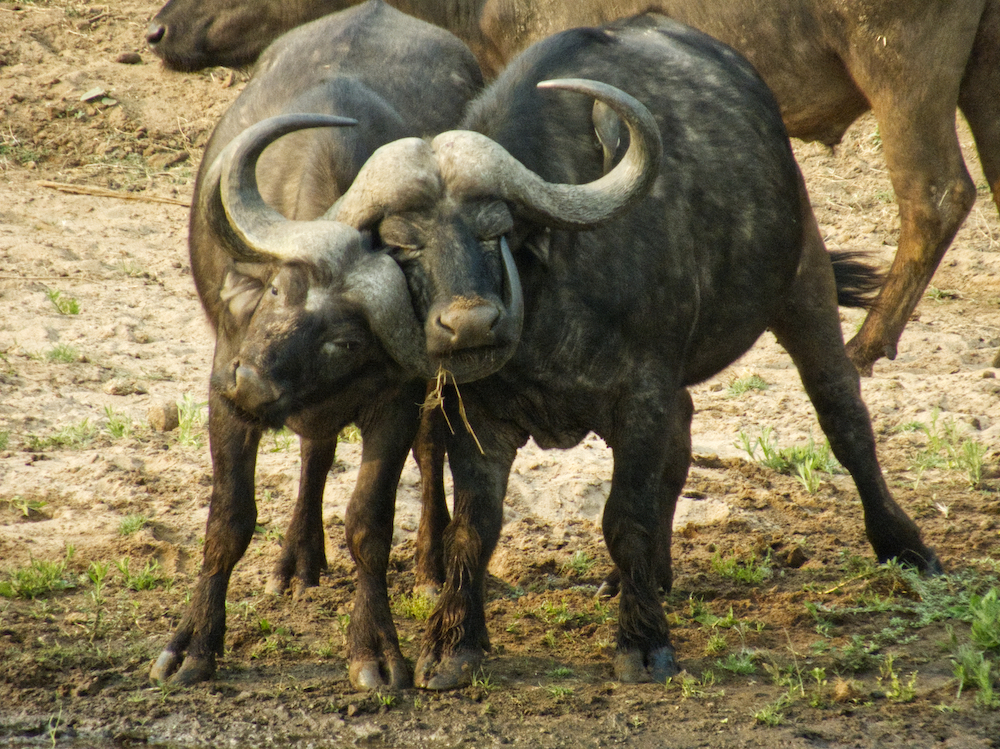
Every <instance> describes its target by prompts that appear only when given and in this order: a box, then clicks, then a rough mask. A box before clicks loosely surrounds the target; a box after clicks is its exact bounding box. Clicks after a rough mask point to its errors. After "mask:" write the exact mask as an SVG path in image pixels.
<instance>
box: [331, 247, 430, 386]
mask: <svg viewBox="0 0 1000 749" xmlns="http://www.w3.org/2000/svg"><path fill="white" fill-rule="evenodd" d="M344 295H345V297H347V298H348V299H350V300H351V301H353V302H355V303H356V304H358V305H359V306H360V307H361V308H362V309H363V310H364V314H365V318H366V319H367V320H368V324H369V325H370V326H371V329H372V332H373V333H374V334H375V337H376V338H378V340H379V341H380V342H381V344H382V346H383V347H384V348H385V350H386V352H387V353H388V354H389V356H391V357H392V359H393V360H394V361H395V362H396V363H397V364H399V365H400V366H401V367H402V368H403V369H404V370H406V371H407V372H408V373H410V374H412V375H413V376H414V377H421V378H424V379H433V378H434V376H435V374H436V373H437V365H436V364H432V363H431V361H430V357H428V355H427V340H426V338H425V337H424V329H423V327H422V326H421V325H420V324H419V323H418V322H417V316H416V314H415V313H414V311H413V300H412V299H411V297H410V287H409V285H408V284H407V283H406V276H404V275H403V271H402V269H401V268H400V267H399V264H398V263H397V262H396V261H395V260H393V259H392V258H391V257H389V256H388V255H386V254H383V253H378V252H370V253H367V254H365V255H364V257H363V258H362V259H361V260H360V261H359V262H358V263H356V264H355V265H354V267H353V268H352V269H351V271H350V272H349V273H348V275H347V278H346V280H345V292H344Z"/></svg>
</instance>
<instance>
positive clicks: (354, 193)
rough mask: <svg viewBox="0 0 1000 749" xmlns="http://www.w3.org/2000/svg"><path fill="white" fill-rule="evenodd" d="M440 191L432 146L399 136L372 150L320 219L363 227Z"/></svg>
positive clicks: (413, 205) (412, 205) (415, 139)
mask: <svg viewBox="0 0 1000 749" xmlns="http://www.w3.org/2000/svg"><path fill="white" fill-rule="evenodd" d="M404 176H405V178H401V177H404ZM440 193H441V175H440V174H439V172H438V168H437V163H436V162H435V159H434V152H433V151H432V150H431V147H430V146H429V145H428V144H427V142H426V141H424V140H422V139H421V138H401V139H400V140H397V141H393V142H392V143H387V144H386V145H384V146H382V147H381V148H378V149H376V150H375V152H374V153H373V154H372V155H371V156H370V157H369V158H368V161H366V162H365V164H364V166H362V167H361V170H360V171H359V172H358V176H357V177H355V178H354V182H353V183H351V186H350V187H349V188H348V189H347V192H345V193H344V194H343V195H341V196H340V199H339V200H338V201H337V202H336V203H334V204H333V206H332V207H331V208H330V210H328V211H327V212H326V214H325V215H324V216H323V218H324V219H329V220H334V221H343V222H344V223H345V224H348V225H350V226H353V227H354V228H356V229H363V228H364V227H366V226H370V225H372V224H374V223H375V222H377V221H379V220H381V219H382V218H383V217H384V216H385V214H386V213H389V212H392V213H398V212H402V211H406V210H411V209H416V208H419V207H420V205H421V204H422V203H425V202H430V201H432V200H433V199H434V198H436V197H437V196H438V195H439V194H440Z"/></svg>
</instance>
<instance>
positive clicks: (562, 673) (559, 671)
mask: <svg viewBox="0 0 1000 749" xmlns="http://www.w3.org/2000/svg"><path fill="white" fill-rule="evenodd" d="M547 675H548V676H549V678H552V679H569V678H571V677H572V676H573V675H574V673H573V669H571V668H569V667H568V666H556V667H555V668H553V669H552V670H550V671H549V672H548V674H547Z"/></svg>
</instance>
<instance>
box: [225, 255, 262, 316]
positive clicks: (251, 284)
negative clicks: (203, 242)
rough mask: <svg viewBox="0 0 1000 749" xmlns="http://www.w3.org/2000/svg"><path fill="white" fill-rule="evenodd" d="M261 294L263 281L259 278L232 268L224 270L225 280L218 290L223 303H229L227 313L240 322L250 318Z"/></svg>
mask: <svg viewBox="0 0 1000 749" xmlns="http://www.w3.org/2000/svg"><path fill="white" fill-rule="evenodd" d="M263 295H264V282H263V281H262V280H261V279H259V278H255V277H254V276H248V275H246V274H244V273H240V272H238V271H236V270H234V269H232V268H230V269H229V270H228V271H227V272H226V280H225V281H224V282H223V284H222V289H221V290H220V291H219V298H220V299H221V300H222V302H223V304H228V305H229V313H230V314H231V315H232V316H233V317H234V318H236V320H237V321H240V322H246V321H247V320H249V319H250V316H251V315H252V314H253V311H254V310H255V309H257V305H258V304H259V303H260V299H261V297H262V296H263Z"/></svg>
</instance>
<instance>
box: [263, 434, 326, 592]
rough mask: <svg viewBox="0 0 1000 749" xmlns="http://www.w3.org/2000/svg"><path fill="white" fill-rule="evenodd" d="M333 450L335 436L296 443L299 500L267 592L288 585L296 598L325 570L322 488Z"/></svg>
mask: <svg viewBox="0 0 1000 749" xmlns="http://www.w3.org/2000/svg"><path fill="white" fill-rule="evenodd" d="M336 449H337V438H336V437H334V438H333V439H329V440H310V439H306V438H305V437H302V438H301V440H300V454H301V456H302V469H301V471H300V474H299V497H298V501H297V502H296V503H295V510H294V511H293V512H292V519H291V521H290V522H289V524H288V530H287V531H286V532H285V539H284V542H283V543H282V549H281V556H280V557H279V558H278V563H277V564H276V565H275V568H274V571H273V572H272V573H271V578H270V579H269V580H268V582H267V592H268V593H276V594H279V593H284V592H285V591H286V590H287V589H288V588H289V586H291V588H292V594H293V596H296V597H297V596H299V595H300V594H301V593H302V591H303V590H305V589H306V588H311V587H315V586H316V585H319V576H320V573H321V572H322V571H323V570H325V569H326V548H325V539H324V534H323V489H324V488H325V487H326V477H327V474H328V473H329V472H330V468H331V467H332V466H333V458H334V455H335V453H336Z"/></svg>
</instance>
